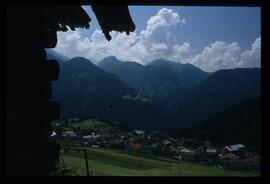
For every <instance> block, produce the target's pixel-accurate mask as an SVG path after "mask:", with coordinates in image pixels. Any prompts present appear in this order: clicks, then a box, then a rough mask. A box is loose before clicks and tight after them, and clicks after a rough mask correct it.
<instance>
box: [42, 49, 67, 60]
mask: <svg viewBox="0 0 270 184" xmlns="http://www.w3.org/2000/svg"><path fill="white" fill-rule="evenodd" d="M45 51H46V53H47V59H56V60H61V61H67V60H69V58H68V57H66V56H63V55H61V54H58V53H56V52H55V51H53V50H51V49H45Z"/></svg>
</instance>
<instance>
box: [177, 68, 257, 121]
mask: <svg viewBox="0 0 270 184" xmlns="http://www.w3.org/2000/svg"><path fill="white" fill-rule="evenodd" d="M260 96H261V70H260V68H246V69H228V70H219V71H217V72H215V73H213V74H212V75H211V76H209V77H208V78H207V79H206V80H204V81H203V82H201V83H199V84H198V85H196V86H194V87H193V88H192V89H191V90H190V91H189V92H188V95H186V96H183V97H182V98H179V99H178V100H176V101H175V103H173V106H174V107H175V109H176V111H175V113H177V114H179V115H180V116H181V117H182V118H184V119H185V120H187V122H189V126H193V125H196V124H198V123H200V122H201V121H204V120H206V119H207V118H209V117H210V116H212V115H214V114H215V113H217V112H219V111H221V110H223V109H225V108H227V107H230V106H232V105H234V104H236V103H238V102H240V101H241V100H244V99H247V98H256V97H260Z"/></svg>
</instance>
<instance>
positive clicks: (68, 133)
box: [62, 131, 77, 137]
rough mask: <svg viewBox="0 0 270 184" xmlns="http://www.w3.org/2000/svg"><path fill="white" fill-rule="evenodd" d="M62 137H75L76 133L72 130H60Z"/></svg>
mask: <svg viewBox="0 0 270 184" xmlns="http://www.w3.org/2000/svg"><path fill="white" fill-rule="evenodd" d="M62 136H63V137H77V135H76V134H75V133H74V132H73V131H65V132H62Z"/></svg>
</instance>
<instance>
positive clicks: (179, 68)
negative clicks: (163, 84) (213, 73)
mask: <svg viewBox="0 0 270 184" xmlns="http://www.w3.org/2000/svg"><path fill="white" fill-rule="evenodd" d="M148 65H151V66H159V67H165V68H168V69H169V70H170V71H172V72H173V73H175V74H176V75H177V76H178V78H179V80H181V82H183V84H185V85H186V86H194V85H196V84H198V83H199V82H201V81H203V80H204V79H206V78H207V77H208V75H209V73H207V72H204V71H202V70H201V69H200V68H197V67H195V66H194V65H192V64H189V63H187V64H181V63H176V62H172V61H168V60H164V59H157V60H154V61H152V62H151V63H149V64H148Z"/></svg>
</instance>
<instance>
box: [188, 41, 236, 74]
mask: <svg viewBox="0 0 270 184" xmlns="http://www.w3.org/2000/svg"><path fill="white" fill-rule="evenodd" d="M240 54H241V48H240V47H239V45H238V44H237V43H236V42H233V43H231V44H228V43H225V42H221V41H216V42H214V43H212V44H211V45H210V46H208V47H205V48H204V49H203V51H202V52H201V53H200V54H197V55H195V56H193V57H190V58H188V59H184V62H185V63H191V64H194V65H195V66H198V67H200V68H201V69H202V70H205V71H211V72H212V71H216V70H218V69H221V68H223V69H229V68H234V67H235V66H236V64H237V63H238V62H239V61H240Z"/></svg>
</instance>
